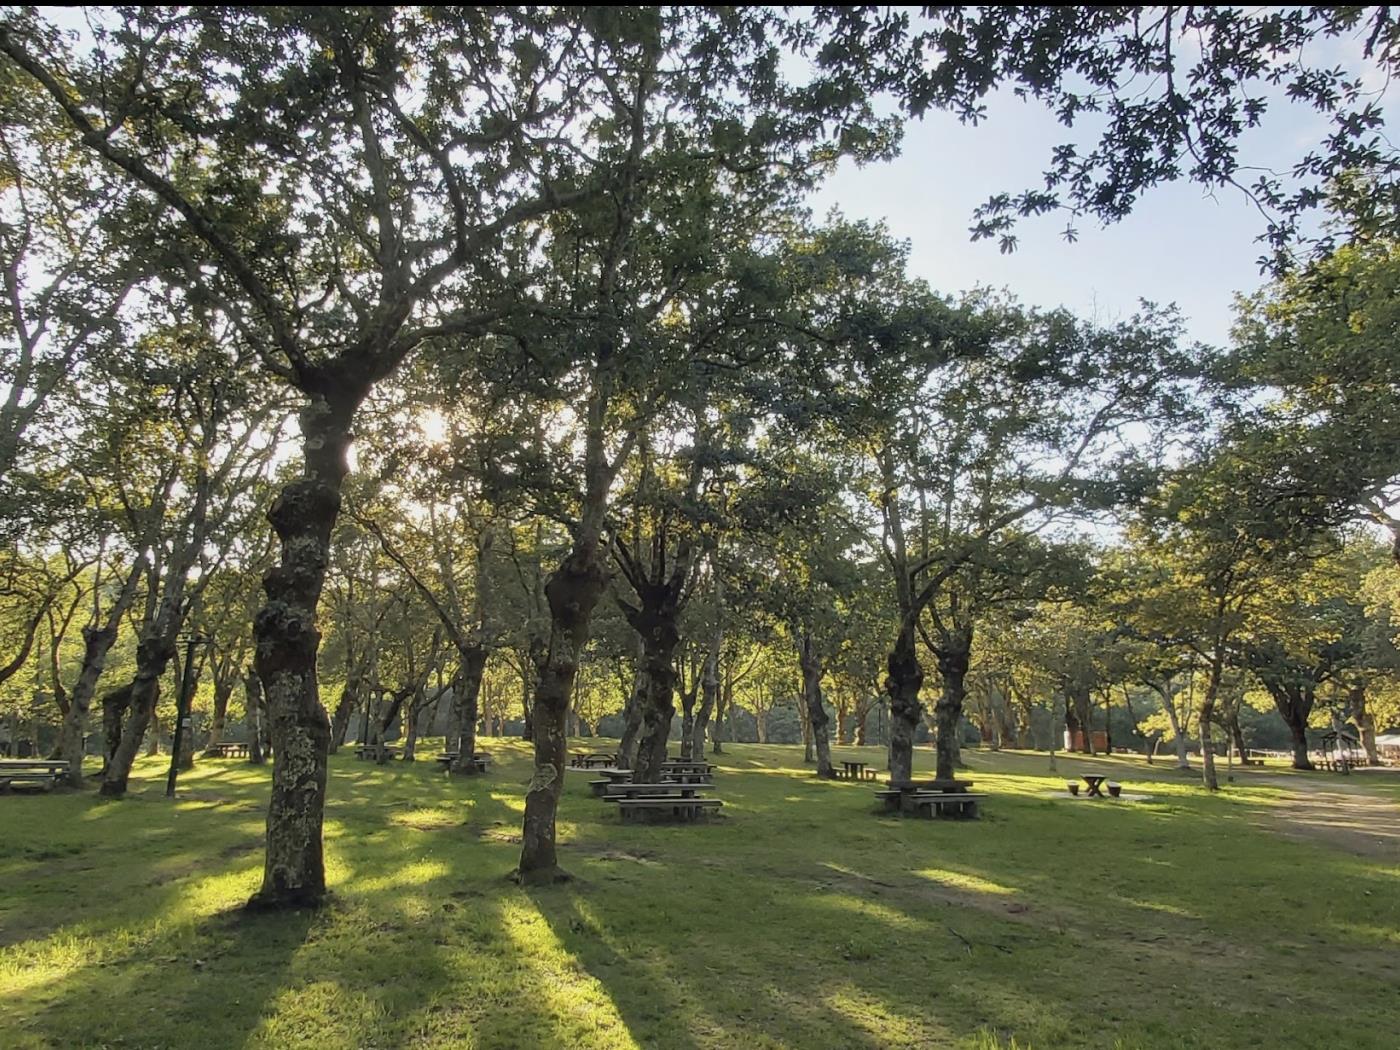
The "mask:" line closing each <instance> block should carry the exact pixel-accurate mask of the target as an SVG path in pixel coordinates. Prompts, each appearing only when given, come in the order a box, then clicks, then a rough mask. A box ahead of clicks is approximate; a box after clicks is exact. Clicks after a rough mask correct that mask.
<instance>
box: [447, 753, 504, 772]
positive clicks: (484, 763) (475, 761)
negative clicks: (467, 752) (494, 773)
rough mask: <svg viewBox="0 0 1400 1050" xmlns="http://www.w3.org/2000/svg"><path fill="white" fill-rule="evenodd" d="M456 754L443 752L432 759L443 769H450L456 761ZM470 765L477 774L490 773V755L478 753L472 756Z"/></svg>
mask: <svg viewBox="0 0 1400 1050" xmlns="http://www.w3.org/2000/svg"><path fill="white" fill-rule="evenodd" d="M457 755H458V752H456V751H443V752H441V753H439V754H438V756H437V758H436V759H434V761H435V762H437V764H438V765H440V766H442V768H443V769H451V768H452V763H453V762H455V761H456V760H457ZM471 764H472V765H473V766H475V767H476V771H477V772H478V773H489V772H491V755H490V754H489V753H487V752H485V751H478V752H476V753H475V754H474V755H472V761H471Z"/></svg>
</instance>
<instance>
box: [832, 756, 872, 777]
mask: <svg viewBox="0 0 1400 1050" xmlns="http://www.w3.org/2000/svg"><path fill="white" fill-rule="evenodd" d="M841 765H842V766H843V767H844V768H843V769H840V770H835V769H833V770H832V772H833V773H835V774H836V779H837V780H874V779H875V770H873V769H871V768H870V764H869V763H868V762H859V761H856V760H855V759H850V758H843V759H842V760H841Z"/></svg>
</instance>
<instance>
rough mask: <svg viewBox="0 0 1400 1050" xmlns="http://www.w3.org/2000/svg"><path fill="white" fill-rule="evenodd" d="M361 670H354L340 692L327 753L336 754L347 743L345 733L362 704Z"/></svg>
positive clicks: (347, 677)
mask: <svg viewBox="0 0 1400 1050" xmlns="http://www.w3.org/2000/svg"><path fill="white" fill-rule="evenodd" d="M363 684H364V683H363V680H362V679H361V676H360V670H359V668H354V669H352V670H351V671H350V672H349V673H348V674H347V675H346V678H345V688H343V689H342V690H341V691H340V701H339V703H337V704H336V705H335V714H334V715H333V716H332V717H331V737H330V743H329V744H328V745H327V753H328V754H332V755H333V754H335V753H336V751H338V750H339V749H340V745H341V744H343V743H344V742H345V731H346V730H347V729H348V728H349V727H350V716H351V715H352V714H354V712H355V707H356V706H357V705H358V704H359V702H360V687H361V686H362V685H363Z"/></svg>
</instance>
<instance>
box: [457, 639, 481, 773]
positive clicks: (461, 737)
mask: <svg viewBox="0 0 1400 1050" xmlns="http://www.w3.org/2000/svg"><path fill="white" fill-rule="evenodd" d="M486 656H487V653H486V647H485V646H483V645H474V646H471V647H470V648H467V649H463V650H460V651H459V653H458V657H459V659H460V663H459V664H458V667H457V675H456V677H455V678H453V680H452V705H453V707H454V709H455V718H456V720H457V739H456V740H455V741H453V744H454V745H455V746H456V748H457V757H456V758H454V759H453V760H452V766H451V770H452V772H453V773H454V774H461V775H465V776H470V775H471V774H474V773H475V772H476V771H477V770H476V766H475V765H474V764H473V763H472V759H473V758H474V757H475V756H476V722H477V714H478V711H477V708H478V706H479V704H480V701H481V676H482V675H483V674H484V673H485V671H486Z"/></svg>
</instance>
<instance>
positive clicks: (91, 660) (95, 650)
mask: <svg viewBox="0 0 1400 1050" xmlns="http://www.w3.org/2000/svg"><path fill="white" fill-rule="evenodd" d="M145 570H146V561H145V558H144V557H141V558H137V559H136V563H135V564H134V565H133V566H132V567H131V571H130V572H129V573H127V577H126V581H125V582H124V583H123V584H122V589H121V592H120V593H119V594H118V596H117V600H116V601H115V602H113V603H112V607H111V608H110V609H108V610H107V619H106V620H105V622H103V623H102V624H101V625H100V626H98V625H92V624H90V625H88V626H86V627H84V628H83V663H82V668H81V670H79V672H78V680H77V681H76V682H75V683H74V684H73V688H72V690H71V692H70V694H69V697H68V713H67V715H65V716H64V719H63V726H62V728H61V729H60V730H59V738H58V748H59V754H60V755H62V757H63V758H65V759H66V760H67V761H68V772H67V782H68V784H69V785H70V786H71V787H82V786H83V736H84V735H85V734H86V733H87V721H88V711H89V710H90V709H91V707H92V698H93V696H94V694H95V693H96V692H97V680H98V679H99V678H101V677H102V669H103V667H104V666H106V663H107V654H108V652H110V651H111V648H112V643H114V642H115V641H116V640H117V629H118V627H119V626H120V625H121V621H122V617H123V616H125V615H126V611H127V609H129V608H130V607H131V603H132V602H133V601H134V600H135V599H136V585H137V583H138V582H139V581H140V579H141V575H142V573H144V572H145ZM38 748H39V737H38V734H37V733H36V734H35V737H34V753H35V754H36V755H37V754H38V753H39V750H38Z"/></svg>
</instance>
